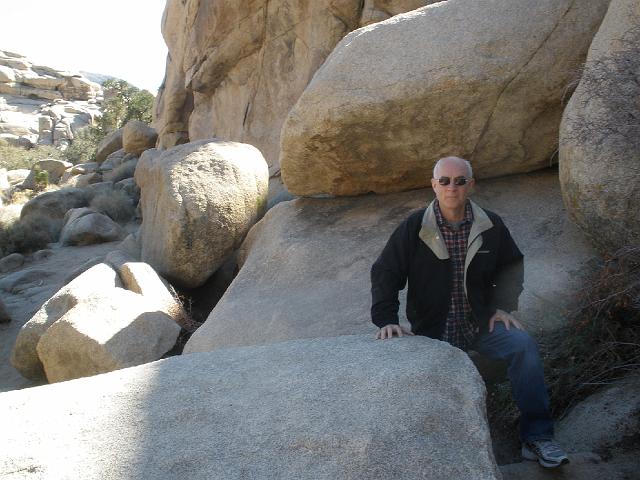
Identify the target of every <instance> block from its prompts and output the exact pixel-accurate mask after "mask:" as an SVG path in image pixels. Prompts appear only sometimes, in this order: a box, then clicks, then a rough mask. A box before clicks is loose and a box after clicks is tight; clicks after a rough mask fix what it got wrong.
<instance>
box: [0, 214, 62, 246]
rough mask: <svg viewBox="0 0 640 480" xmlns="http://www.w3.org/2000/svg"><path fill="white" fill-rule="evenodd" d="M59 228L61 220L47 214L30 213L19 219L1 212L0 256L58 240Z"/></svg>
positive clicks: (60, 227)
mask: <svg viewBox="0 0 640 480" xmlns="http://www.w3.org/2000/svg"><path fill="white" fill-rule="evenodd" d="M3 212H6V209H3ZM61 229H62V220H61V219H56V218H51V217H49V216H47V215H30V216H28V217H27V218H25V219H24V220H19V219H18V218H16V217H15V216H12V215H11V214H6V213H3V214H2V215H0V256H2V257H4V256H5V255H9V254H11V253H32V252H35V251H36V250H40V249H42V248H46V246H47V244H48V243H52V242H57V241H58V238H59V237H60V231H61Z"/></svg>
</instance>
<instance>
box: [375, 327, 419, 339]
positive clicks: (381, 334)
mask: <svg viewBox="0 0 640 480" xmlns="http://www.w3.org/2000/svg"><path fill="white" fill-rule="evenodd" d="M394 335H395V336H397V337H402V336H403V335H413V332H411V331H410V330H407V329H406V328H404V327H401V326H400V325H385V326H384V327H382V328H381V329H380V330H378V333H376V338H377V339H378V340H384V339H386V338H391V337H393V336H394Z"/></svg>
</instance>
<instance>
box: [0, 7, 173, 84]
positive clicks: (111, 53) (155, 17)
mask: <svg viewBox="0 0 640 480" xmlns="http://www.w3.org/2000/svg"><path fill="white" fill-rule="evenodd" d="M165 3H166V0H57V1H56V0H0V50H8V51H10V52H15V53H19V54H21V55H24V56H25V57H27V58H28V59H29V60H30V61H32V62H33V63H37V64H39V65H46V66H49V67H54V68H59V69H65V70H72V71H80V70H83V71H87V72H92V73H101V74H105V75H111V76H114V77H118V78H122V79H124V80H126V81H127V82H129V83H131V84H132V85H135V86H136V87H139V88H144V89H147V90H149V91H150V92H151V93H153V94H154V95H155V94H156V92H157V90H158V87H160V84H161V83H162V79H163V78H164V70H165V61H166V58H167V47H166V45H165V43H164V40H163V38H162V34H161V32H160V25H161V21H162V12H163V11H164V6H165Z"/></svg>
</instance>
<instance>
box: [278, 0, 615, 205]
mask: <svg viewBox="0 0 640 480" xmlns="http://www.w3.org/2000/svg"><path fill="white" fill-rule="evenodd" d="M608 4H609V0H536V1H535V2H531V1H529V0H457V1H447V2H439V3H436V4H433V5H430V6H427V7H424V8H420V9H418V10H414V11H412V12H408V13H405V14H402V15H397V16H395V17H392V18H390V19H388V20H385V21H384V22H380V23H376V24H373V25H369V26H367V27H364V28H361V29H358V30H355V31H354V32H351V33H350V34H348V35H347V36H345V37H344V38H343V39H342V40H341V41H340V43H339V44H338V45H337V46H336V47H335V49H334V50H333V52H332V53H331V55H329V57H328V58H327V59H326V61H325V62H324V64H323V65H322V67H321V68H320V69H319V70H318V71H317V72H316V74H315V75H314V77H313V80H312V81H311V82H310V83H309V85H308V86H307V88H306V90H305V91H304V93H303V94H302V96H300V98H299V99H298V101H297V103H296V104H295V106H294V107H293V108H292V109H291V111H290V112H289V116H288V118H287V120H286V122H285V124H284V125H283V127H282V132H281V143H280V145H281V152H280V166H281V169H282V180H283V181H284V183H285V185H286V187H287V189H288V190H289V191H290V192H291V193H293V194H295V195H306V196H308V195H314V194H332V195H358V194H366V193H367V192H376V193H388V192H394V191H402V190H410V189H415V188H421V187H425V186H427V185H429V178H430V174H431V169H432V168H433V165H434V164H435V162H436V160H438V158H440V157H443V156H446V155H452V154H455V155H459V156H462V157H465V158H469V159H470V160H471V161H472V162H473V165H474V173H475V175H476V177H477V178H488V177H496V176H502V175H507V174H513V173H520V172H530V171H534V170H538V169H540V168H544V167H545V166H548V165H549V164H550V159H551V158H552V156H553V154H554V152H555V151H556V149H557V144H558V143H557V142H558V125H559V124H560V118H561V116H562V98H563V97H564V96H565V95H566V89H567V85H568V84H569V83H571V81H572V80H574V76H575V72H576V71H578V70H579V69H580V67H581V65H582V63H583V62H584V59H585V57H586V54H587V49H588V48H589V44H590V42H591V39H592V38H593V35H594V34H595V32H596V30H597V28H598V25H599V24H600V22H601V21H602V18H603V17H604V14H605V12H606V9H607V5H608Z"/></svg>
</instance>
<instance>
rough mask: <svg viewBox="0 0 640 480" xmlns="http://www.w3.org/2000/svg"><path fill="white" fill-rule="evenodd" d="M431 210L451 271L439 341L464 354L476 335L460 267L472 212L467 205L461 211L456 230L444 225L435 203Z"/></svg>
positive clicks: (444, 221)
mask: <svg viewBox="0 0 640 480" xmlns="http://www.w3.org/2000/svg"><path fill="white" fill-rule="evenodd" d="M433 207H434V208H433V210H434V212H435V215H436V221H437V222H438V228H439V229H440V233H442V237H443V238H444V242H445V244H446V245H447V250H448V251H449V257H450V258H451V268H452V270H453V272H452V287H451V300H450V301H449V313H448V314H447V321H446V325H445V328H444V333H443V335H442V340H444V341H445V342H449V343H450V344H451V345H453V346H454V347H458V348H460V349H462V350H466V349H467V348H469V345H471V343H472V342H473V340H474V338H475V336H476V334H477V332H478V328H477V326H476V325H475V323H474V321H473V317H472V315H471V307H470V306H469V302H468V301H467V296H466V295H465V293H464V263H465V259H466V257H467V242H468V240H469V232H470V231H471V224H472V223H473V212H472V210H471V204H470V203H469V201H467V204H466V206H465V209H464V219H463V220H462V223H461V224H460V225H459V226H455V227H454V226H452V225H450V224H449V223H447V221H446V220H445V219H444V217H443V216H442V212H441V211H440V205H439V204H438V201H437V200H436V201H435V204H434V206H433Z"/></svg>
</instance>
